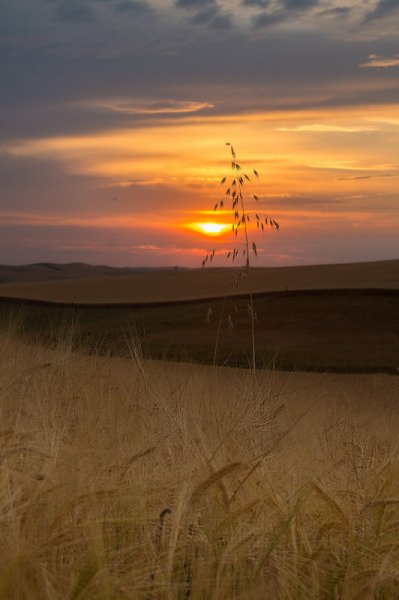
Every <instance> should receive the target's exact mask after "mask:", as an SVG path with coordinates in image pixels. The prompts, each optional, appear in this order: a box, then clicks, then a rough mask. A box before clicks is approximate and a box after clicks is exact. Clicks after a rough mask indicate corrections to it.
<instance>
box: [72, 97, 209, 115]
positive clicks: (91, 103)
mask: <svg viewBox="0 0 399 600" xmlns="http://www.w3.org/2000/svg"><path fill="white" fill-rule="evenodd" d="M73 106H74V107H76V108H83V109H85V108H87V109H100V110H105V111H110V112H115V113H123V114H126V115H166V114H174V115H179V114H187V113H196V112H199V111H201V110H205V109H207V108H213V107H214V104H211V103H210V102H193V101H185V100H162V99H160V98H159V99H156V100H154V99H148V98H145V99H138V100H135V99H129V98H114V99H108V100H102V99H96V100H85V101H82V102H76V103H74V105H73Z"/></svg>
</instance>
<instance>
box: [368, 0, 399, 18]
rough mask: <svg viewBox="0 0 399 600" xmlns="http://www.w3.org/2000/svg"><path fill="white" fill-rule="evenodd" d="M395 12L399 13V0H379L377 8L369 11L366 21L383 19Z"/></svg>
mask: <svg viewBox="0 0 399 600" xmlns="http://www.w3.org/2000/svg"><path fill="white" fill-rule="evenodd" d="M393 13H399V2H398V0H379V2H378V3H377V5H376V6H375V8H374V9H373V10H371V11H370V12H368V13H367V15H366V17H365V22H366V23H367V22H368V23H370V22H371V21H375V20H377V19H382V18H384V17H386V16H389V15H391V14H393Z"/></svg>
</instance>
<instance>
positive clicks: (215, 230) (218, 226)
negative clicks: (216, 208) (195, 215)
mask: <svg viewBox="0 0 399 600" xmlns="http://www.w3.org/2000/svg"><path fill="white" fill-rule="evenodd" d="M188 227H189V229H191V230H192V231H197V232H198V233H203V234H205V235H210V236H218V235H221V234H222V233H225V232H226V231H228V230H229V229H230V228H231V226H230V225H227V224H226V223H214V222H211V221H206V222H203V223H202V222H199V223H190V224H189V225H188Z"/></svg>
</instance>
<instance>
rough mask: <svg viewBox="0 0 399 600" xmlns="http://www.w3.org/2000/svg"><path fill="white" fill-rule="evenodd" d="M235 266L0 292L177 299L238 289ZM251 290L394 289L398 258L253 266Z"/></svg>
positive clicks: (58, 297) (14, 286)
mask: <svg viewBox="0 0 399 600" xmlns="http://www.w3.org/2000/svg"><path fill="white" fill-rule="evenodd" d="M237 273H239V269H193V270H180V271H167V270H158V271H157V270H149V271H145V272H143V271H136V272H134V273H131V274H129V275H115V276H113V277H109V276H101V277H95V276H91V277H80V278H74V279H64V280H47V281H36V282H24V283H3V284H1V285H0V296H3V297H4V296H6V297H13V298H23V299H35V300H47V301H51V302H65V303H71V302H72V303H76V304H80V303H84V304H134V303H148V302H178V301H180V300H196V299H201V298H202V299H203V298H213V297H224V296H226V295H228V296H230V295H234V294H236V293H240V292H241V293H242V292H245V291H246V288H245V282H242V283H241V286H240V287H239V288H238V289H237V288H236V287H234V285H233V284H232V275H234V274H237ZM253 288H254V292H256V293H265V292H273V291H284V290H312V289H314V290H320V289H339V288H340V289H369V288H377V289H382V288H384V289H399V260H392V261H381V262H370V263H348V264H338V265H319V266H308V267H273V268H254V269H253Z"/></svg>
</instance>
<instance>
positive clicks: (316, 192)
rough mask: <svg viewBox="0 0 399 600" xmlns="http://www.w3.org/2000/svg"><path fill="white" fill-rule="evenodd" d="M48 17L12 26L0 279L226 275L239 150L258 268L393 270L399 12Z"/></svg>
mask: <svg viewBox="0 0 399 600" xmlns="http://www.w3.org/2000/svg"><path fill="white" fill-rule="evenodd" d="M50 4H51V6H50V5H49V3H46V2H43V0H30V1H29V2H28V0H19V2H18V3H15V2H11V1H10V0H6V2H5V5H4V8H3V9H2V10H3V13H2V18H3V21H4V23H5V25H4V28H5V29H7V35H5V36H3V38H2V40H3V42H2V43H3V45H4V48H3V49H4V51H5V52H4V56H6V59H5V62H4V81H3V83H4V85H3V91H4V93H3V95H2V97H1V98H0V109H1V111H0V114H1V115H2V135H1V139H0V162H1V164H0V167H1V171H0V176H1V187H0V201H1V205H0V262H8V261H9V260H12V261H14V262H19V263H21V262H22V263H23V262H27V261H30V260H33V259H34V260H37V261H46V260H50V259H52V260H54V261H58V260H59V261H60V262H65V261H80V260H83V261H86V262H97V263H98V262H99V261H101V262H105V263H108V262H109V261H111V262H112V263H113V264H115V265H120V266H123V265H130V264H137V265H142V264H143V265H144V264H148V265H150V266H157V265H158V264H159V265H171V264H175V263H176V262H178V263H179V264H181V265H184V266H193V267H195V266H199V262H198V255H199V254H201V253H206V252H208V251H209V250H215V256H216V260H215V264H223V265H224V264H226V263H225V261H224V259H223V258H222V257H223V256H225V255H226V253H227V252H228V251H229V249H230V246H231V244H232V243H233V242H234V240H233V239H232V238H233V234H232V231H231V225H232V212H231V201H230V200H229V199H228V198H226V197H224V196H223V194H224V192H225V189H224V187H223V186H221V185H220V181H221V179H222V178H223V177H229V176H230V175H231V157H230V155H229V148H228V147H226V145H225V144H226V142H231V143H232V144H233V145H234V147H235V148H236V151H237V155H238V160H239V162H240V164H241V165H242V167H243V170H244V171H246V172H247V173H248V174H250V173H252V170H253V169H256V170H257V171H258V172H259V175H260V177H259V179H256V178H252V179H251V182H246V185H245V187H244V191H245V198H244V200H245V204H246V208H247V210H248V211H249V212H253V211H260V212H264V213H266V214H267V215H269V216H270V217H272V218H273V219H275V220H276V221H278V222H279V224H280V231H279V232H276V231H274V230H272V231H271V230H267V231H266V232H265V233H264V235H262V232H260V231H259V230H258V229H257V228H256V226H255V222H252V223H249V224H248V227H249V230H250V233H251V236H253V237H254V239H256V243H257V246H258V249H259V253H258V254H259V256H258V259H257V261H258V264H259V265H267V264H309V263H320V262H345V261H350V260H371V259H385V258H395V257H396V255H397V241H396V240H397V237H398V234H399V216H398V215H399V211H398V205H399V197H398V191H397V190H398V184H399V158H398V156H399V83H398V82H399V79H398V77H397V75H398V69H399V48H398V45H397V29H398V26H399V21H398V17H399V7H395V3H392V2H386V0H353V1H352V2H349V0H342V1H341V0H332V1H331V2H327V1H326V0H306V2H305V1H304V2H292V0H273V2H263V1H260V0H256V1H252V0H251V1H246V0H195V1H193V0H173V1H172V0H171V2H167V3H164V2H161V0H140V2H129V1H128V2H123V3H121V2H120V1H119V0H109V2H106V3H105V2H95V1H94V0H76V1H74V2H73V3H68V2H64V0H57V2H54V3H50ZM205 5H206V6H207V9H206V10H205V9H204V6H205ZM18 7H19V8H18ZM136 11H137V12H136ZM0 12H1V11H0ZM50 25H51V26H50ZM21 31H25V32H26V36H24V38H23V39H22V38H21V35H20V32H21ZM28 34H29V35H28ZM7 53H8V54H7ZM7 56H8V57H13V58H12V60H11V61H10V63H8V61H7ZM227 57H228V60H227ZM2 61H4V59H2V58H1V57H0V66H2V65H3V62H2ZM12 61H15V62H14V63H13V62H12ZM7 65H8V66H7ZM10 65H13V66H10ZM254 194H256V195H257V196H258V197H259V203H257V202H256V201H255V200H254ZM222 198H223V199H224V206H223V209H222V210H217V211H214V210H213V207H214V205H215V203H217V202H219V201H220V200H221V199H222ZM9 257H11V258H9ZM171 257H172V258H171Z"/></svg>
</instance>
